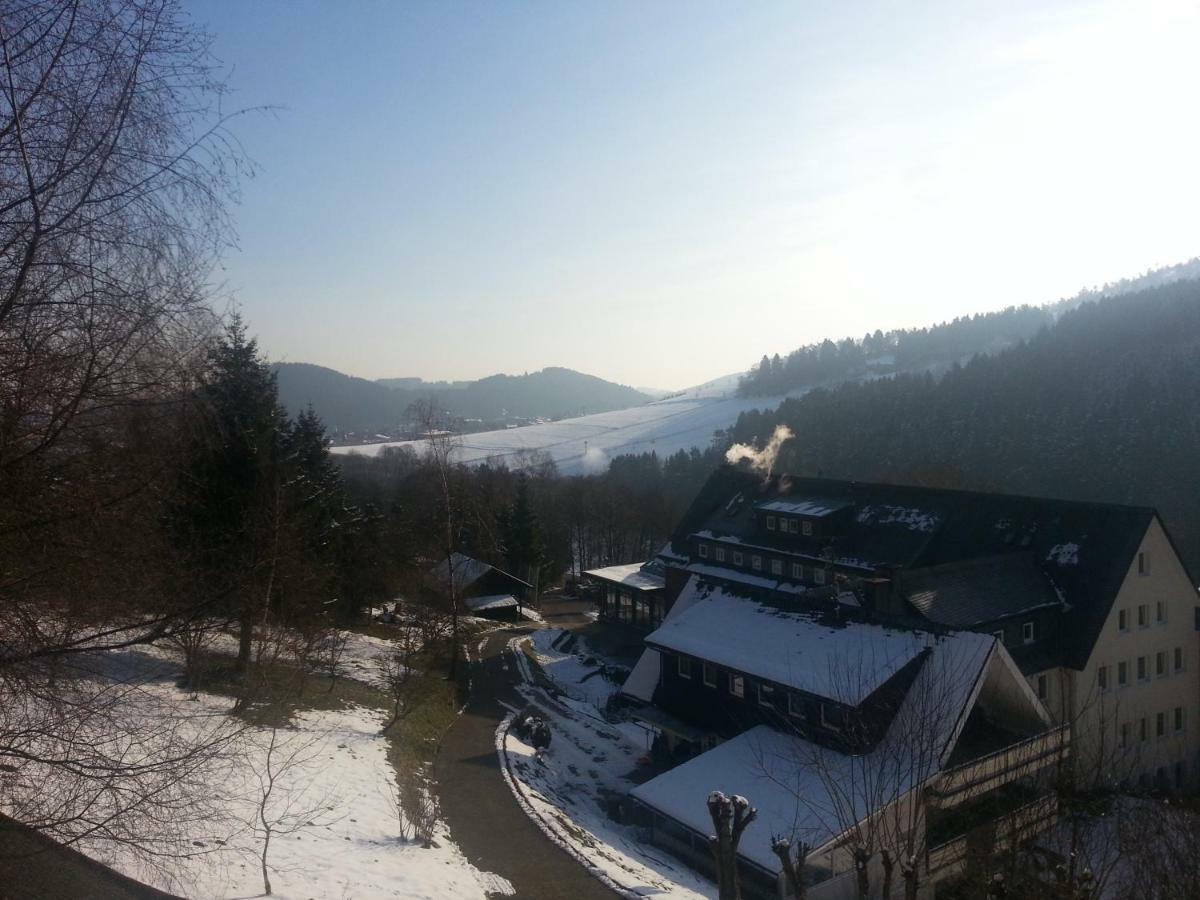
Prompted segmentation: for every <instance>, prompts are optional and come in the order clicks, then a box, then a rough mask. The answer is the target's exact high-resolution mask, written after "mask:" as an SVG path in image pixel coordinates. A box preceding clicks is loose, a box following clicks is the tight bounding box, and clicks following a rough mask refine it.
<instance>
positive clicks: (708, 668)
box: [704, 663, 717, 687]
mask: <svg viewBox="0 0 1200 900" xmlns="http://www.w3.org/2000/svg"><path fill="white" fill-rule="evenodd" d="M704 686H705V687H716V686H717V667H716V666H714V665H713V664H712V663H705V664H704Z"/></svg>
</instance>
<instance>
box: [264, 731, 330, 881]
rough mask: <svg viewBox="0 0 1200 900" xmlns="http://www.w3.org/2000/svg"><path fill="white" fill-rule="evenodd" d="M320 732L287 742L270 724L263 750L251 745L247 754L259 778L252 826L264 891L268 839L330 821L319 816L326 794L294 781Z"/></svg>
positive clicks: (313, 750) (267, 873) (267, 876)
mask: <svg viewBox="0 0 1200 900" xmlns="http://www.w3.org/2000/svg"><path fill="white" fill-rule="evenodd" d="M321 740H323V737H322V736H315V737H310V738H308V739H306V740H293V741H291V742H290V745H289V744H287V743H286V742H281V741H280V739H279V728H278V727H275V726H272V727H271V729H270V730H269V732H268V738H267V746H266V748H265V753H264V754H263V755H262V756H261V758H260V757H259V754H258V753H257V752H255V751H254V750H253V749H252V750H251V752H250V753H249V754H248V756H249V763H250V766H251V768H252V769H253V771H254V776H255V778H256V780H257V782H258V798H257V803H256V805H255V822H256V824H255V829H256V830H257V831H258V832H259V833H260V834H261V835H262V849H261V850H260V852H259V865H260V868H261V871H262V879H263V893H265V894H268V895H269V894H270V893H271V874H270V865H269V863H268V858H269V855H270V852H271V839H272V838H273V837H274V836H275V835H287V834H295V833H296V832H298V831H302V830H304V829H305V828H312V827H315V826H316V825H317V824H318V819H320V823H319V824H329V822H330V821H331V820H328V819H322V818H321V816H322V813H323V812H324V811H326V810H327V808H328V803H327V801H326V798H323V797H314V796H313V795H311V794H310V793H309V791H308V790H307V788H306V787H303V786H297V785H296V784H295V783H294V781H295V777H296V776H297V775H301V774H302V773H303V770H304V768H305V766H306V765H308V764H309V763H311V762H312V759H313V757H314V756H316V754H317V751H318V750H319V747H318V744H319V743H320V741H321Z"/></svg>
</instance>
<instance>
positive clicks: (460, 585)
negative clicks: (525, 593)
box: [429, 553, 532, 591]
mask: <svg viewBox="0 0 1200 900" xmlns="http://www.w3.org/2000/svg"><path fill="white" fill-rule="evenodd" d="M491 571H496V572H499V573H500V574H501V575H503V576H505V577H506V578H509V579H512V580H513V581H515V582H516V583H518V584H523V585H525V586H526V587H532V585H531V584H529V583H528V582H526V581H524V580H522V579H520V578H518V577H517V576H515V575H510V574H509V573H508V572H505V571H504V570H503V569H497V568H496V567H495V566H493V565H489V564H488V563H485V562H484V561H483V560H479V559H475V558H474V557H471V556H467V555H466V554H465V553H454V554H452V555H451V556H450V560H449V562H448V563H447V561H446V560H444V559H442V560H438V562H437V563H435V564H434V565H433V567H432V568H430V570H429V580H430V581H431V582H433V584H435V585H436V586H437V587H438V588H440V589H442V590H448V589H449V587H450V578H449V577H448V576H447V573H450V575H452V576H453V579H454V587H455V589H456V590H458V591H464V590H466V589H467V588H469V587H470V586H471V585H473V584H474V583H475V582H477V581H478V580H479V579H480V578H482V577H483V576H484V575H486V574H487V573H488V572H491Z"/></svg>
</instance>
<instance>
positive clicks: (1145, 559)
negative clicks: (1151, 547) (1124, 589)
mask: <svg viewBox="0 0 1200 900" xmlns="http://www.w3.org/2000/svg"><path fill="white" fill-rule="evenodd" d="M1138 574H1139V575H1149V574H1150V554H1149V553H1144V552H1143V553H1139V554H1138Z"/></svg>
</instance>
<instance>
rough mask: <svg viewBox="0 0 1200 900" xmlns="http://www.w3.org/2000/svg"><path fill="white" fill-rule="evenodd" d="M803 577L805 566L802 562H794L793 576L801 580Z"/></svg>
mask: <svg viewBox="0 0 1200 900" xmlns="http://www.w3.org/2000/svg"><path fill="white" fill-rule="evenodd" d="M803 577H804V566H802V565H800V563H792V578H794V579H795V580H796V581H799V580H800V579H801V578H803Z"/></svg>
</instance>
